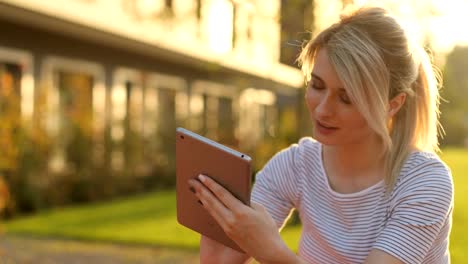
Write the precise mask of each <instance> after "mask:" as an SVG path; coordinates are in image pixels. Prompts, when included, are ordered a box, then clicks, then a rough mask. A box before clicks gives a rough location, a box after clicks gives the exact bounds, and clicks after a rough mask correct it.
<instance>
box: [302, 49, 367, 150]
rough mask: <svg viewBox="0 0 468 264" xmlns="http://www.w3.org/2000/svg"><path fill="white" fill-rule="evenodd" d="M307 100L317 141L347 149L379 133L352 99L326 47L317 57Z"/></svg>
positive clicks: (306, 95)
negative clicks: (330, 59) (348, 146)
mask: <svg viewBox="0 0 468 264" xmlns="http://www.w3.org/2000/svg"><path fill="white" fill-rule="evenodd" d="M305 99H306V102H307V107H308V109H309V113H310V116H311V119H312V121H313V124H314V129H313V132H314V138H315V139H316V140H318V141H319V142H321V143H322V144H324V145H335V146H340V145H343V146H344V145H353V144H360V143H366V142H368V140H375V137H376V133H375V132H374V131H373V130H372V129H371V128H370V127H369V125H368V124H367V121H366V120H365V119H364V117H363V116H362V115H361V113H360V112H359V111H358V110H357V107H356V106H355V105H354V104H353V102H351V100H350V99H349V97H348V94H347V92H346V90H345V89H344V85H343V84H342V82H341V80H340V78H338V75H337V73H336V71H335V69H334V67H333V66H332V65H331V64H330V62H329V60H328V53H327V50H326V49H324V48H322V49H320V50H319V51H318V53H317V54H316V58H315V62H314V67H313V70H312V77H311V80H310V82H309V84H308V86H307V91H306V94H305Z"/></svg>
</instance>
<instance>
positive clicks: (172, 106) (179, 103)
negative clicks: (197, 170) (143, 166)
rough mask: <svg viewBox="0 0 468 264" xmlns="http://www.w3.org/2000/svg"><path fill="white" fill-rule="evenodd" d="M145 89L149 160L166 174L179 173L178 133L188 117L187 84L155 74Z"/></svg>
mask: <svg viewBox="0 0 468 264" xmlns="http://www.w3.org/2000/svg"><path fill="white" fill-rule="evenodd" d="M146 84H147V85H146V88H145V102H144V105H145V114H144V115H145V117H144V120H145V121H144V131H145V132H144V134H145V142H146V143H145V146H144V148H145V157H146V159H147V160H148V161H149V162H150V163H154V164H155V166H157V167H158V168H159V169H158V170H159V172H160V173H162V174H165V173H171V171H172V172H173V171H174V170H175V163H174V162H175V161H174V158H173V157H174V155H175V131H176V127H178V126H184V124H185V121H186V119H187V116H188V97H187V92H186V90H187V85H186V82H185V80H184V79H182V78H180V77H176V76H169V75H163V74H156V73H152V74H150V75H149V76H148V78H147V82H146Z"/></svg>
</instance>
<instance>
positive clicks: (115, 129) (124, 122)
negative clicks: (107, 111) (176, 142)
mask: <svg viewBox="0 0 468 264" xmlns="http://www.w3.org/2000/svg"><path fill="white" fill-rule="evenodd" d="M142 78H143V77H142V73H141V72H139V71H137V70H134V69H127V68H117V69H116V70H115V72H114V79H113V81H114V83H113V87H112V97H111V100H112V115H111V139H112V147H111V148H112V151H111V166H112V169H113V170H114V171H116V172H121V173H124V174H134V173H136V168H137V167H138V166H139V165H140V164H141V163H142V162H143V160H142V155H143V150H142V148H143V141H142V133H143V87H142V82H143V79H142Z"/></svg>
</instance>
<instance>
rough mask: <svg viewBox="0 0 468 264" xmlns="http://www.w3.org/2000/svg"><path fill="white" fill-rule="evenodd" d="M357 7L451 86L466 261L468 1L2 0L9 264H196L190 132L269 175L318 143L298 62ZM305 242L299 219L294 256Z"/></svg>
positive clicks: (448, 116)
mask: <svg viewBox="0 0 468 264" xmlns="http://www.w3.org/2000/svg"><path fill="white" fill-rule="evenodd" d="M353 3H354V4H358V5H361V4H366V3H377V4H379V5H383V6H385V7H387V8H389V9H391V10H392V11H393V13H394V14H395V15H396V16H397V17H398V18H399V19H400V21H401V23H402V25H403V26H404V27H405V29H406V30H407V32H408V34H409V35H410V36H411V37H412V38H414V39H415V40H417V41H419V42H421V43H422V44H423V45H424V46H425V47H426V49H427V50H428V51H430V52H431V54H432V56H433V60H434V64H435V65H436V66H437V67H438V68H439V69H441V71H442V73H443V79H444V86H443V89H442V91H441V93H442V96H443V98H444V101H443V102H442V106H441V109H442V125H443V126H444V128H445V137H443V138H442V139H441V144H442V150H443V152H442V154H441V157H442V159H443V160H444V161H445V162H446V163H448V164H449V166H451V168H452V173H453V176H454V182H455V195H456V196H455V202H456V203H455V215H454V226H453V230H452V237H451V245H450V246H451V250H452V262H453V263H464V262H463V261H464V259H465V258H468V255H467V254H466V253H465V252H464V251H463V249H466V248H468V241H467V238H466V237H468V228H465V227H464V226H463V225H464V222H465V221H468V201H467V198H466V197H464V196H463V195H464V194H463V193H466V192H468V179H466V177H465V175H466V171H468V165H467V163H468V162H467V161H468V149H467V147H468V101H467V100H468V75H467V74H466V73H465V69H466V68H467V67H468V47H467V46H466V45H468V31H466V30H464V29H463V25H466V24H468V16H467V15H466V12H468V0H443V1H442V0H401V1H398V0H381V1H365V0H355V1H353V0H315V1H312V0H67V1H65V0H54V1H34V0H29V1H28V0H0V209H1V218H2V223H3V224H2V226H0V236H1V238H0V263H4V262H2V261H5V263H7V262H8V261H12V262H13V263H83V262H87V263H197V262H198V259H197V249H198V239H199V237H198V235H197V234H195V233H194V232H192V231H190V230H187V229H185V228H183V227H181V226H179V225H178V224H177V221H176V212H175V193H174V185H175V158H174V154H175V144H174V143H175V129H176V127H178V126H182V127H186V128H188V129H190V130H193V131H195V132H197V133H200V134H202V135H204V136H206V137H208V138H211V139H213V140H216V141H219V142H221V143H223V144H225V145H228V146H230V147H233V148H235V149H238V150H241V151H243V152H246V153H247V154H249V155H250V156H252V157H253V159H254V170H255V171H257V170H259V169H261V167H262V166H263V165H264V164H265V162H266V161H267V160H268V159H269V158H270V157H271V156H272V155H273V154H274V153H275V152H276V151H278V150H279V149H282V148H284V147H287V146H288V145H289V144H292V143H294V142H297V140H298V139H299V138H300V137H302V136H308V135H310V131H311V127H310V122H309V121H308V120H309V117H308V115H307V112H306V109H305V105H304V102H303V95H304V89H303V86H304V78H303V76H302V73H301V71H300V70H299V68H298V66H297V64H296V62H295V59H296V57H297V54H298V52H299V51H300V48H301V45H302V43H303V41H305V40H308V39H310V38H311V37H312V36H314V34H316V33H317V32H319V31H320V30H322V29H324V28H326V27H327V26H329V25H330V24H331V23H333V22H334V21H336V20H337V19H338V16H339V13H340V11H341V10H342V9H343V8H344V7H345V6H346V5H348V4H353ZM299 234H300V223H298V220H297V217H293V218H292V219H291V223H290V225H289V226H288V227H287V228H286V230H285V231H284V232H283V237H284V238H285V240H286V241H287V243H288V245H289V246H290V247H291V248H292V249H294V250H297V241H298V240H299ZM8 263H10V262H8Z"/></svg>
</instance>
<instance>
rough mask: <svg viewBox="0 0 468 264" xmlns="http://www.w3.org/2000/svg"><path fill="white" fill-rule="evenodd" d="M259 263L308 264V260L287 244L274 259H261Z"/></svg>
mask: <svg viewBox="0 0 468 264" xmlns="http://www.w3.org/2000/svg"><path fill="white" fill-rule="evenodd" d="M257 261H258V262H259V263H262V264H306V262H305V261H304V260H303V259H302V258H301V257H299V256H298V255H296V254H295V253H294V252H293V251H291V250H290V249H289V248H288V247H287V246H286V245H285V246H284V248H283V249H282V250H279V251H278V252H277V255H276V258H275V259H274V260H259V259H257Z"/></svg>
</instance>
